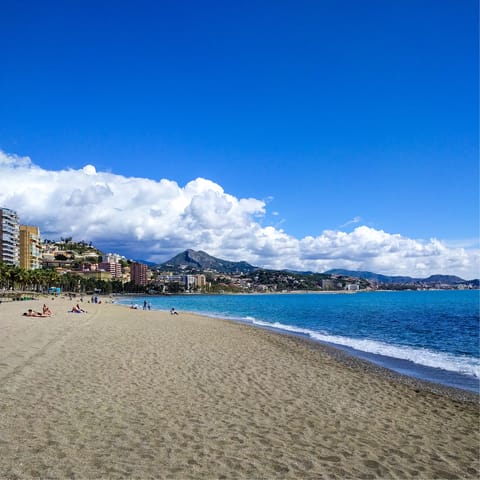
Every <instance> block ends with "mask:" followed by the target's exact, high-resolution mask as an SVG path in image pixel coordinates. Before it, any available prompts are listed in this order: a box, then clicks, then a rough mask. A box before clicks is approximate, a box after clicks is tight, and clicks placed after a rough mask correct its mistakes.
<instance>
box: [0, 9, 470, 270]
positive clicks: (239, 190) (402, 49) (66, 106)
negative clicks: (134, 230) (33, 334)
mask: <svg viewBox="0 0 480 480" xmlns="http://www.w3.org/2000/svg"><path fill="white" fill-rule="evenodd" d="M0 42H1V45H3V47H2V49H1V50H0V61H1V72H2V73H1V75H0V119H1V121H0V150H2V151H3V152H5V154H8V155H13V156H18V157H29V158H30V159H31V161H32V162H33V164H34V165H35V166H36V167H38V168H41V169H44V170H45V171H50V172H58V171H62V170H65V169H72V170H77V171H80V170H81V169H82V168H83V167H84V166H85V165H87V164H90V165H94V166H95V169H96V171H97V172H109V173H112V174H115V175H117V176H119V178H120V177H121V178H123V177H138V178H142V179H151V180H154V181H157V182H158V181H160V180H161V179H167V180H170V181H173V182H176V183H177V184H178V185H179V186H180V187H182V188H183V187H185V186H186V185H187V184H188V183H189V182H191V181H193V180H195V179H197V178H198V177H200V178H204V179H208V180H210V181H211V182H213V183H215V184H216V185H219V186H221V188H222V189H223V191H224V192H225V193H226V194H228V195H231V196H233V197H234V198H235V199H248V198H253V199H257V200H259V201H261V202H264V208H263V210H262V211H256V212H250V216H251V218H254V219H255V222H257V224H258V225H259V226H260V227H262V228H268V227H272V228H274V229H276V230H277V231H281V232H285V234H287V235H288V236H290V237H293V238H295V239H303V238H305V237H307V236H313V237H315V238H316V237H318V236H321V235H323V232H325V231H330V230H332V231H337V232H340V231H341V232H345V233H347V234H348V233H351V232H353V231H354V229H355V228H356V227H358V226H366V227H368V228H371V229H374V230H375V231H384V232H388V234H391V235H396V234H399V235H401V236H402V237H405V238H408V239H413V240H420V241H424V242H428V241H429V240H430V239H431V238H435V239H438V240H440V241H442V242H443V243H444V245H445V246H452V247H463V248H466V249H470V248H472V247H475V248H478V236H479V221H478V218H479V215H478V213H479V212H478V201H479V186H478V178H479V166H478V127H479V124H478V3H477V2H476V1H473V0H461V1H458V0H451V1H450V0H440V1H438V0H436V1H422V0H412V1H409V0H402V1H380V0H379V1H373V0H365V1H362V2H359V1H354V0H349V1H347V0H337V1H334V0H332V1H322V0H317V1H295V2H294V1H275V2H273V1H272V2H268V1H252V2H220V1H158V2H155V1H135V2H133V1H132V2H118V1H117V2H113V1H112V2H106V1H104V2H98V1H95V2H94V1H69V2H48V1H45V2H33V1H32V2H29V1H23V2H22V1H8V0H4V1H3V2H2V6H1V28H0ZM17 173H18V172H17ZM5 178H6V176H5ZM18 178H19V181H20V180H21V179H20V177H18ZM0 201H1V202H2V203H3V204H5V202H7V201H10V203H11V201H12V199H11V198H10V197H8V196H7V194H5V193H4V196H3V197H1V193H0ZM13 203H15V202H13ZM4 206H8V205H4ZM16 208H20V209H21V208H22V207H21V205H20V206H19V207H18V206H16ZM20 213H23V214H24V216H26V217H28V218H29V220H31V221H35V220H36V219H35V217H33V216H31V217H29V216H28V215H29V214H28V213H27V212H20ZM41 219H42V222H45V218H44V217H41ZM38 221H39V220H38ZM48 230H49V227H47V226H46V227H44V231H48ZM57 230H58V229H57ZM52 232H53V229H52ZM114 234H115V232H113V236H114ZM142 238H145V237H142ZM157 240H158V241H159V242H160V243H161V240H162V238H157ZM186 240H187V239H185V238H183V239H182V241H180V242H179V243H178V248H183V247H187V248H188V247H189V246H191V247H192V248H195V247H196V246H200V244H202V242H200V244H197V245H186V243H188V242H187V241H186ZM102 241H104V242H105V243H106V244H108V242H107V239H106V237H105V236H104V237H103V238H102ZM168 242H171V246H170V247H169V249H166V250H162V248H161V247H160V248H159V251H158V254H159V255H160V256H161V254H162V252H163V253H164V255H167V253H168V254H169V253H170V251H171V250H172V251H173V250H174V249H175V247H174V246H173V243H174V242H173V241H172V240H171V239H170V238H169V239H166V238H165V242H164V244H165V243H168ZM111 245H112V248H113V242H112V244H111ZM169 245H170V244H169ZM202 246H204V244H202ZM207 247H208V244H207ZM129 248H130V249H131V248H132V247H131V246H130V247H129ZM157 248H158V244H157ZM160 250H161V251H160ZM167 250H168V251H167ZM207 251H208V249H207ZM217 251H219V252H224V253H225V254H227V253H229V251H228V249H227V250H222V249H221V248H219V247H218V248H217ZM245 251H246V252H247V250H245ZM247 253H248V252H247ZM152 254H153V253H152ZM258 255H259V252H257V257H255V258H257V259H258V258H259V257H258ZM247 256H248V255H247ZM362 266H364V265H362ZM373 266H377V268H378V267H379V266H378V265H373ZM380 266H381V265H380ZM388 268H390V267H388ZM470 271H472V269H470ZM434 273H435V272H434Z"/></svg>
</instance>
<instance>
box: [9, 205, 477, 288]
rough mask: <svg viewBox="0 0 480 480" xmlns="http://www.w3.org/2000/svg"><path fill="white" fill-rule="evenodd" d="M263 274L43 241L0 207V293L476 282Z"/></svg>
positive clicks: (205, 259) (201, 255)
mask: <svg viewBox="0 0 480 480" xmlns="http://www.w3.org/2000/svg"><path fill="white" fill-rule="evenodd" d="M359 273H362V272H350V271H342V270H338V271H331V272H324V273H315V272H294V271H284V270H268V269H262V268H259V267H254V266H252V265H250V264H248V263H246V262H230V261H226V260H220V259H217V258H215V257H212V256H210V255H208V254H207V253H205V252H195V251H194V250H186V251H185V252H182V253H180V254H178V255H177V256H175V257H173V258H172V259H170V260H169V261H167V262H165V263H163V264H158V265H157V264H152V263H148V262H142V261H138V260H132V259H127V258H126V257H125V256H123V255H121V254H119V253H104V252H101V251H100V250H99V249H97V248H96V247H95V246H94V245H93V244H92V242H86V241H84V240H81V241H74V240H73V238H72V237H67V238H61V239H59V240H56V241H54V240H48V239H42V238H41V234H40V229H39V227H38V226H31V225H22V224H21V223H20V220H19V216H18V214H17V212H15V211H13V210H11V209H8V208H0V289H2V290H3V292H6V291H15V290H23V291H29V290H30V291H35V292H45V291H49V290H50V289H54V290H53V291H57V290H56V289H60V290H63V291H69V292H82V293H91V292H101V293H103V294H112V293H116V294H123V293H141V294H145V293H146V294H180V293H210V294H213V293H287V292H297V291H298V292H302V291H311V292H340V291H341V292H349V293H353V292H359V291H371V290H379V289H380V290H381V289H385V290H404V289H413V290H427V289H473V288H479V284H478V280H470V281H465V280H463V279H461V278H459V277H453V276H445V275H435V276H432V277H430V278H429V279H412V278H410V277H405V278H401V277H385V276H381V275H377V276H375V275H374V274H371V273H369V272H363V273H369V275H368V277H369V278H362V276H361V275H359Z"/></svg>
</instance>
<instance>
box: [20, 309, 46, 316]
mask: <svg viewBox="0 0 480 480" xmlns="http://www.w3.org/2000/svg"><path fill="white" fill-rule="evenodd" d="M23 315H24V316H25V317H48V315H44V314H43V313H40V312H35V311H34V310H32V309H31V308H29V309H28V311H26V312H25V313H24V314H23Z"/></svg>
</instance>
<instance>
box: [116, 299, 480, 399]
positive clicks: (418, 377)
mask: <svg viewBox="0 0 480 480" xmlns="http://www.w3.org/2000/svg"><path fill="white" fill-rule="evenodd" d="M325 293H326V292H325ZM352 293H357V292H352ZM233 295H238V294H233ZM240 295H242V294H240ZM246 295H250V294H246ZM260 295H262V296H263V295H269V294H268V293H262V294H260ZM272 295H277V294H272ZM186 296H187V297H188V295H186ZM149 297H151V298H155V297H157V296H148V295H138V296H132V295H126V296H121V297H117V303H118V302H121V301H128V302H129V303H130V304H132V305H133V304H135V300H137V301H139V300H138V299H141V301H140V304H141V303H142V302H143V300H147V301H148V299H149ZM178 297H180V298H181V297H184V295H178ZM159 298H162V297H161V296H160V297H159ZM140 304H139V303H137V305H138V306H139V307H141V305H140ZM119 305H123V306H129V304H127V303H119ZM191 306H192V305H189V306H186V307H185V306H184V310H183V311H185V312H186V313H190V314H193V315H203V316H206V317H209V318H213V319H221V320H226V321H229V322H235V323H239V324H245V325H248V326H251V327H253V328H260V329H265V330H267V331H270V332H273V333H276V334H281V335H292V336H294V337H297V338H299V339H302V340H305V341H310V342H313V343H314V344H319V345H322V346H326V347H329V348H332V349H333V350H338V351H339V352H341V354H342V355H344V356H346V357H347V358H349V357H353V358H355V359H357V360H359V361H362V362H366V363H367V364H369V365H372V366H373V367H375V368H376V369H385V371H386V372H389V373H390V374H391V375H396V376H397V377H398V378H399V379H400V380H399V381H404V382H410V383H412V384H414V383H415V384H416V385H419V384H420V383H423V384H425V386H426V387H425V388H429V389H430V390H436V391H439V389H441V388H443V389H445V391H450V390H451V391H455V390H458V391H459V394H458V395H457V397H460V396H461V395H462V394H465V395H466V394H467V393H468V394H469V395H473V396H474V397H475V396H476V397H477V398H480V379H478V378H477V377H475V376H468V375H466V374H462V373H460V372H456V371H449V370H442V369H441V368H435V367H432V366H428V364H422V363H415V362H414V361H412V360H410V359H408V357H404V358H402V357H398V358H397V357H390V356H388V355H387V354H381V353H373V352H371V351H365V350H361V349H357V348H355V346H348V344H336V343H334V342H333V341H332V342H328V341H325V340H321V339H316V338H312V334H314V333H315V331H312V332H310V334H309V333H306V332H305V331H304V330H302V329H300V330H299V331H298V332H296V331H294V330H292V329H291V328H282V325H280V324H278V325H277V326H275V325H274V324H272V325H270V324H268V322H260V323H258V322H255V321H254V320H253V319H251V320H248V319H245V318H242V317H241V316H232V315H231V316H228V315H221V314H218V315H217V314H215V313H214V312H212V313H202V312H197V311H194V310H189V307H191ZM158 311H166V309H164V310H162V309H161V308H160V309H159V310H158ZM402 378H403V379H404V380H401V379H402Z"/></svg>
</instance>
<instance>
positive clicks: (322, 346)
mask: <svg viewBox="0 0 480 480" xmlns="http://www.w3.org/2000/svg"><path fill="white" fill-rule="evenodd" d="M114 305H117V306H119V307H124V308H128V309H129V310H130V309H131V308H130V307H129V306H128V305H126V304H120V303H114ZM151 311H154V312H164V311H163V310H151ZM182 313H183V314H187V315H193V316H198V317H205V318H207V319H211V320H214V321H221V322H227V323H234V324H238V325H242V326H244V327H246V328H252V329H260V330H263V331H266V332H269V333H271V334H273V335H281V336H286V337H290V338H291V339H292V340H293V341H298V342H299V344H302V342H303V343H305V344H307V345H309V346H310V347H311V348H318V349H319V350H321V351H322V352H323V353H326V354H328V355H329V356H330V357H331V358H332V359H335V360H337V361H339V362H340V363H342V364H344V365H345V366H347V367H349V368H357V369H359V370H361V371H363V372H365V373H367V374H372V375H378V376H381V377H382V378H385V379H389V380H391V381H392V382H399V383H402V384H404V385H407V386H409V387H411V388H413V389H414V390H418V391H425V392H430V393H434V394H436V395H441V396H445V397H448V398H450V399H452V400H455V401H459V402H467V403H479V402H480V393H477V392H473V391H471V390H466V389H462V388H456V387H451V386H448V385H444V384H441V383H436V382H432V381H429V380H424V379H421V378H418V377H413V376H410V375H407V374H402V373H399V372H396V371H395V370H392V369H390V368H387V367H383V366H381V365H378V364H376V363H375V362H373V361H368V360H365V359H363V358H360V357H358V356H355V355H353V354H351V353H349V352H348V351H347V350H346V349H343V348H341V347H339V346H336V345H334V344H328V343H325V342H321V341H320V340H314V339H312V338H309V337H307V336H304V335H302V334H296V333H293V332H288V331H285V330H281V329H277V328H274V327H271V328H269V327H262V326H261V325H254V324H250V323H248V322H244V321H242V320H235V319H231V318H224V317H216V316H211V315H206V314H203V313H198V312H192V311H186V310H185V311H184V310H182Z"/></svg>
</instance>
